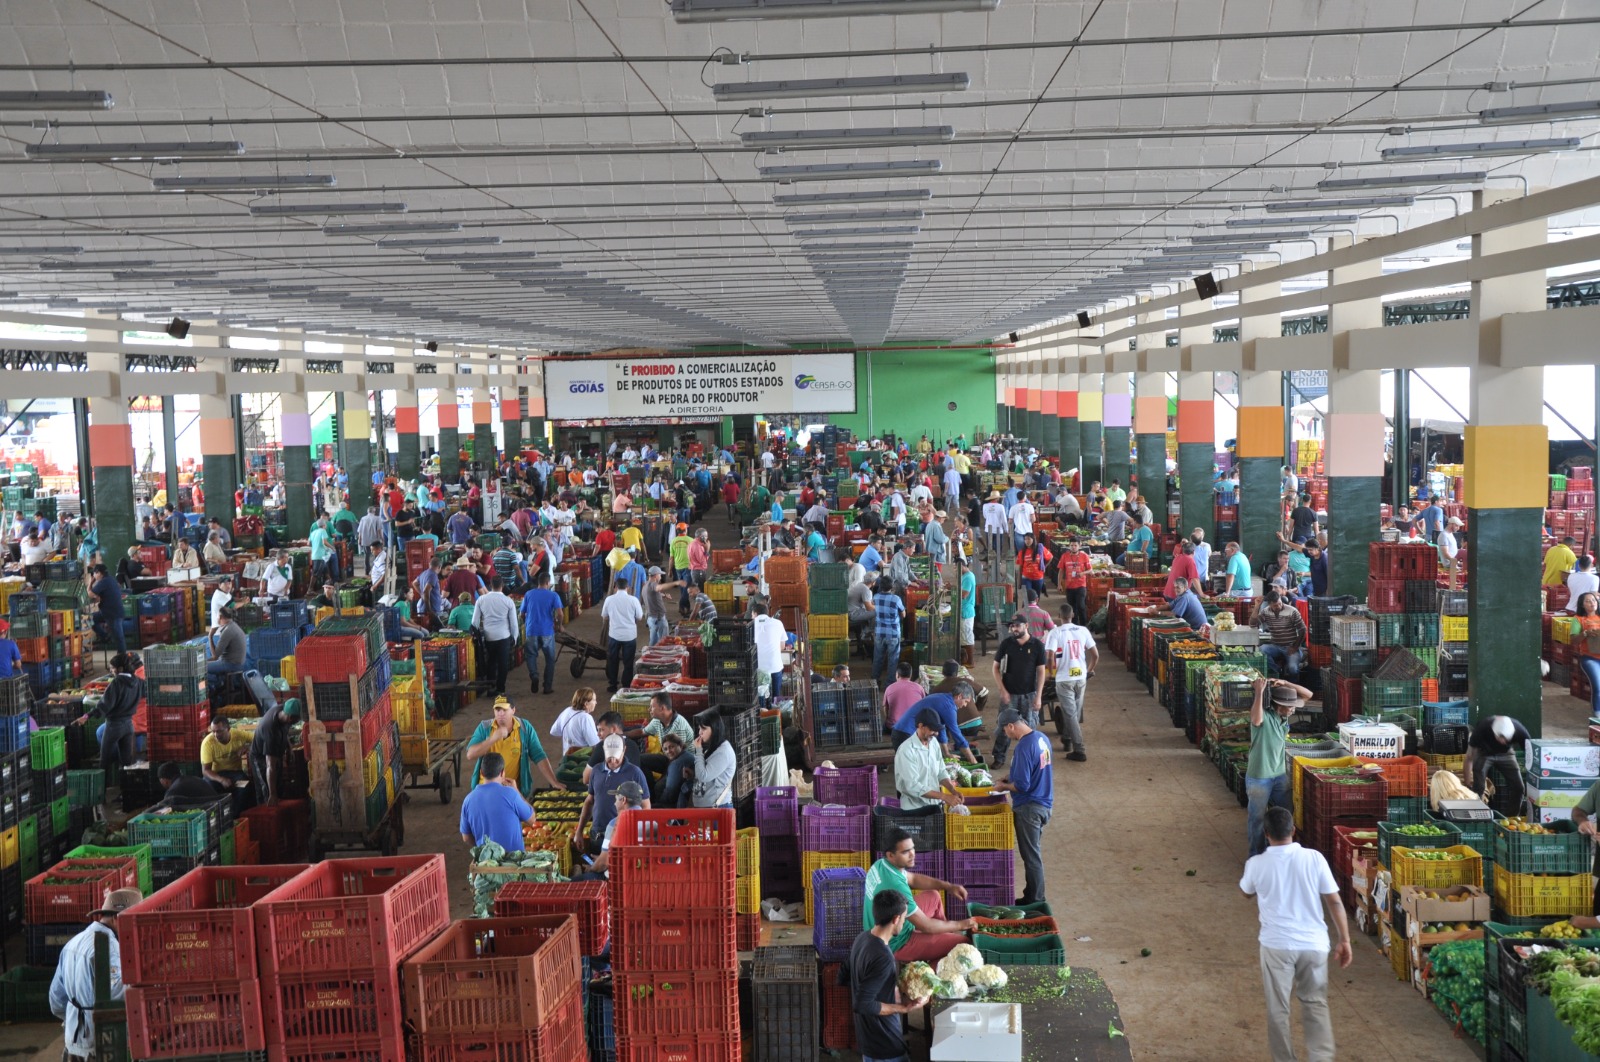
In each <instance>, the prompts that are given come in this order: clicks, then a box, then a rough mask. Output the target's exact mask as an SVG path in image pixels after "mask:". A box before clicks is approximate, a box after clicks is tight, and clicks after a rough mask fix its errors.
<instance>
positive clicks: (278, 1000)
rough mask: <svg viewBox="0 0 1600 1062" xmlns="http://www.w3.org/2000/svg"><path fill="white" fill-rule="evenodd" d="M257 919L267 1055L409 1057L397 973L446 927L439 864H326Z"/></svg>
mask: <svg viewBox="0 0 1600 1062" xmlns="http://www.w3.org/2000/svg"><path fill="white" fill-rule="evenodd" d="M253 913H254V915H255V935H256V955H257V958H258V961H259V966H258V970H259V974H258V976H259V978H260V982H261V1011H262V1017H263V1019H264V1023H265V1027H266V1043H267V1050H268V1052H269V1054H270V1056H271V1057H274V1058H285V1059H288V1058H294V1059H302V1058H328V1057H345V1058H374V1059H377V1058H385V1059H388V1058H396V1059H399V1058H406V1057H407V1052H406V1040H405V1025H404V1014H403V1008H402V1005H401V994H400V965H401V964H402V963H403V962H405V960H406V959H408V958H410V957H411V956H412V955H413V954H415V953H416V952H417V951H418V949H420V948H421V947H422V946H423V945H425V944H427V943H428V941H429V940H431V939H433V937H434V935H435V934H437V933H438V932H439V931H440V930H442V929H444V928H445V927H446V926H448V925H449V924H450V890H449V883H448V879H447V878H446V875H445V866H444V856H442V855H437V854H434V855H421V856H391V857H387V858H379V859H330V860H327V861H325V862H322V863H317V864H314V865H312V866H311V867H309V868H307V869H305V870H303V871H301V872H300V873H299V874H297V875H295V876H294V877H293V878H291V879H290V880H289V881H287V882H286V883H284V884H283V885H281V886H279V887H278V888H276V889H274V890H273V891H272V892H270V893H268V894H267V895H266V896H264V897H262V898H261V899H259V900H257V901H256V903H255V907H254V910H253ZM502 998H503V999H504V1001H505V1002H507V1003H508V1004H511V1005H515V1001H516V997H515V996H514V995H505V996H503V997H502Z"/></svg>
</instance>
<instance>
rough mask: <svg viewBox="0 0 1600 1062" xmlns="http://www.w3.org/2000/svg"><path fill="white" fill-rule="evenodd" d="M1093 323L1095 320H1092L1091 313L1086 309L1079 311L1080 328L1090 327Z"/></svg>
mask: <svg viewBox="0 0 1600 1062" xmlns="http://www.w3.org/2000/svg"><path fill="white" fill-rule="evenodd" d="M1092 323H1093V322H1092V320H1091V318H1090V317H1089V314H1088V312H1087V311H1085V310H1079V311H1078V327H1079V328H1088V327H1089V325H1090V324H1092Z"/></svg>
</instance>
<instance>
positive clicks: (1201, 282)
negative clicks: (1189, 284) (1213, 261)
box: [1194, 273, 1222, 299]
mask: <svg viewBox="0 0 1600 1062" xmlns="http://www.w3.org/2000/svg"><path fill="white" fill-rule="evenodd" d="M1221 290H1222V289H1221V288H1219V287H1217V280H1216V278H1215V277H1213V276H1212V275H1211V274H1210V273H1201V274H1200V275H1199V276H1197V277H1195V278H1194V293H1195V294H1196V295H1198V296H1199V297H1200V298H1202V299H1214V298H1216V297H1217V294H1218V293H1219V292H1220V291H1221Z"/></svg>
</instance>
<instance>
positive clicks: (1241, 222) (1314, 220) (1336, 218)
mask: <svg viewBox="0 0 1600 1062" xmlns="http://www.w3.org/2000/svg"><path fill="white" fill-rule="evenodd" d="M1360 220H1361V217H1360V215H1358V214H1329V215H1327V216H1326V217H1320V218H1319V217H1304V218H1301V217H1294V218H1229V219H1228V220H1227V221H1224V222H1223V224H1224V225H1226V226H1228V227H1229V228H1244V227H1245V226H1254V225H1338V224H1352V223H1354V222H1357V221H1360Z"/></svg>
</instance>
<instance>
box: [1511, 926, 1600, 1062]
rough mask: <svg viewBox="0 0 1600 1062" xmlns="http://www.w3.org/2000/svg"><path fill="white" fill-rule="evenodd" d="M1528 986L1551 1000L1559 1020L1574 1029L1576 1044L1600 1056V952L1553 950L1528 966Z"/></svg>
mask: <svg viewBox="0 0 1600 1062" xmlns="http://www.w3.org/2000/svg"><path fill="white" fill-rule="evenodd" d="M1527 980H1528V984H1529V985H1531V986H1533V988H1534V989H1536V990H1537V991H1539V992H1542V993H1544V994H1545V995H1548V996H1549V997H1550V1004H1551V1006H1553V1007H1554V1008H1555V1011H1556V1020H1557V1021H1559V1022H1561V1024H1563V1025H1565V1026H1567V1027H1568V1028H1570V1029H1571V1030H1572V1042H1573V1043H1574V1044H1575V1045H1576V1046H1578V1047H1580V1048H1582V1049H1583V1050H1585V1051H1587V1052H1589V1053H1590V1054H1600V952H1597V951H1594V950H1593V949H1591V948H1588V947H1553V948H1550V949H1548V950H1546V951H1541V952H1539V953H1538V954H1537V955H1535V956H1534V957H1533V958H1532V960H1531V961H1530V962H1529V963H1528V978H1527Z"/></svg>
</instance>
